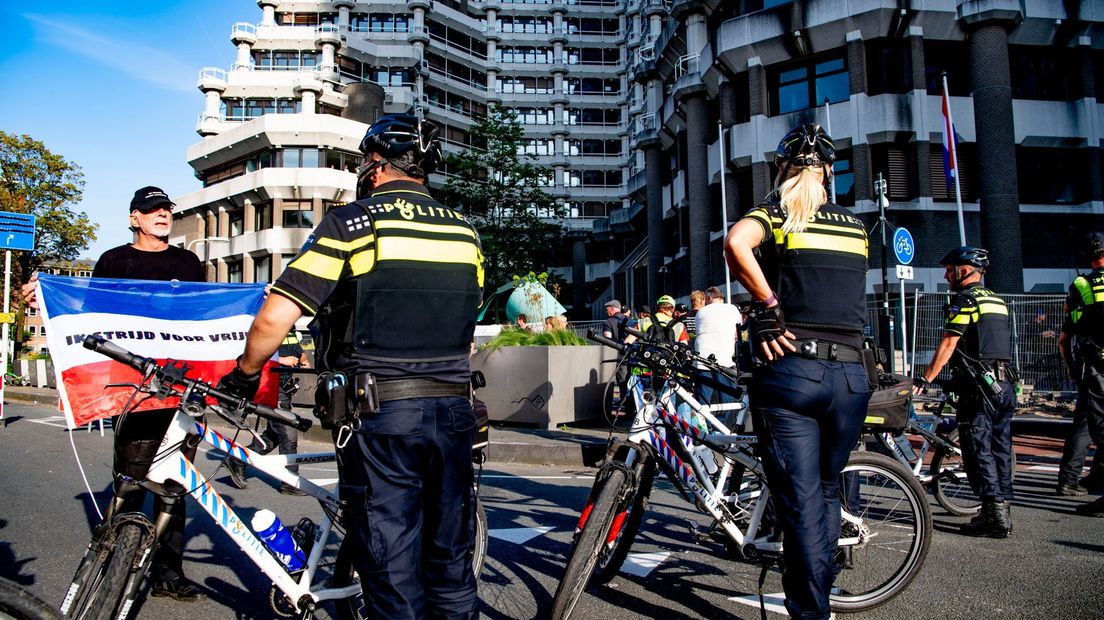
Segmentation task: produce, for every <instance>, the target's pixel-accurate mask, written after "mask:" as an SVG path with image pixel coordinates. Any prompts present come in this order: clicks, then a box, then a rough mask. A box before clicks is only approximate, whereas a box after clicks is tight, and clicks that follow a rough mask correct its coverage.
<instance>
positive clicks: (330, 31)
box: [314, 24, 341, 47]
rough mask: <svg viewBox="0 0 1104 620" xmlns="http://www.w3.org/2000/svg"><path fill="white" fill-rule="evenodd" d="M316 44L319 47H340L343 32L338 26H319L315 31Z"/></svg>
mask: <svg viewBox="0 0 1104 620" xmlns="http://www.w3.org/2000/svg"><path fill="white" fill-rule="evenodd" d="M314 44H315V45H316V46H318V47H322V46H323V45H333V46H335V47H340V46H341V31H340V29H339V28H338V26H337V24H319V25H318V26H317V27H316V28H315V29H314Z"/></svg>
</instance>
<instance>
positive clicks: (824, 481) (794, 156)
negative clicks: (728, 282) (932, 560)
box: [725, 124, 870, 618]
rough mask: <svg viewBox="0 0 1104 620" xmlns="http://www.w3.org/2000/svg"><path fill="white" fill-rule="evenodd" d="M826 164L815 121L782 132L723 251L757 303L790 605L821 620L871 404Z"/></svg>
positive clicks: (857, 257) (860, 309) (860, 230)
mask: <svg viewBox="0 0 1104 620" xmlns="http://www.w3.org/2000/svg"><path fill="white" fill-rule="evenodd" d="M834 160H835V146H834V144H833V143H832V139H831V138H830V137H829V136H828V135H827V134H826V133H824V130H823V129H821V128H820V126H819V125H815V124H809V125H804V126H801V127H797V128H795V129H794V130H792V131H790V132H789V133H788V134H786V137H785V138H783V139H782V141H781V142H780V143H779V144H778V150H777V152H776V153H775V161H776V163H777V164H778V177H777V178H776V180H775V193H774V194H772V200H770V201H768V202H767V203H765V204H763V205H760V206H759V207H757V208H755V209H752V210H751V211H750V212H748V214H747V215H745V216H744V218H743V219H741V220H740V221H739V222H737V223H736V224H735V225H734V226H733V227H732V229H731V230H730V231H729V233H728V239H727V241H726V243H725V253H726V258H727V259H728V262H729V265H730V266H731V267H732V271H733V273H734V274H736V277H737V278H738V279H739V281H740V283H741V284H743V285H744V287H745V288H747V289H748V291H749V292H750V293H751V295H752V298H753V299H754V302H753V304H752V308H751V311H750V312H749V315H748V318H749V325H750V333H751V336H752V339H753V346H754V347H755V350H756V354H757V355H758V356H759V357H760V358H761V359H762V360H763V361H765V362H766V364H765V365H764V366H763V367H762V368H759V369H756V370H755V382H754V384H753V386H752V394H753V395H752V402H753V403H754V409H753V412H754V414H755V426H756V430H757V432H758V433H759V435H760V444H761V446H762V457H763V463H764V465H765V466H766V471H767V483H768V485H769V486H770V489H771V494H772V496H773V499H774V502H775V503H774V506H775V509H776V510H777V513H778V518H779V521H780V524H781V527H782V532H783V536H784V540H785V548H784V559H785V572H784V574H783V577H782V584H783V587H784V589H785V592H786V603H785V604H786V609H787V610H788V611H789V613H790V615H791V616H792V617H795V618H828V617H829V613H830V612H829V607H828V595H829V591H830V589H831V587H832V582H833V580H834V578H835V574H836V573H837V572H838V570H839V568H838V565H837V563H836V561H835V557H836V541H837V540H838V539H839V531H840V501H839V486H840V485H839V477H840V471H841V470H842V469H843V466H844V465H845V464H846V462H847V456H848V454H849V453H850V452H851V449H852V448H853V447H854V446H855V443H856V441H857V440H858V436H859V430H860V427H861V426H862V422H863V418H864V415H865V411H866V406H867V402H868V401H869V400H870V386H869V383H868V379H867V375H866V372H865V371H864V370H863V365H862V355H861V352H860V347H861V345H862V330H863V325H864V316H865V284H866V259H867V238H866V230H865V228H864V227H863V224H862V222H861V221H860V220H859V219H858V218H856V217H854V216H853V215H851V214H850V213H848V212H847V211H845V210H844V209H842V208H841V207H839V206H837V205H835V204H832V203H830V202H828V195H827V193H826V191H825V182H826V181H827V179H828V177H829V175H830V174H831V170H830V168H831V165H832V162H833V161H834ZM756 249H758V257H756V255H755V252H756Z"/></svg>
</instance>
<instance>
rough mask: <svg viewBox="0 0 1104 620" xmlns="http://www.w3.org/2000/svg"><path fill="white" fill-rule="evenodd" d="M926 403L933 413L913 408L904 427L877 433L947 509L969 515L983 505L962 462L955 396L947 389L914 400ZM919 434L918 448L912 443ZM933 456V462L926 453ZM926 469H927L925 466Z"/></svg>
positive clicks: (961, 515) (889, 452)
mask: <svg viewBox="0 0 1104 620" xmlns="http://www.w3.org/2000/svg"><path fill="white" fill-rule="evenodd" d="M916 402H920V403H922V404H924V405H926V406H927V407H926V408H927V409H928V411H931V412H932V413H926V412H925V413H917V411H916V409H915V408H913V409H912V411H911V412H910V415H909V418H908V422H907V423H906V424H907V425H906V427H905V429H904V430H903V431H899V432H896V433H891V432H882V433H875V434H874V437H875V439H876V440H877V441H878V443H879V444H880V445H881V446H882V447H883V448H884V451H885V452H886V453H888V454H890V455H891V456H892V457H893V458H894V459H896V460H897V461H898V462H899V463H901V465H903V466H904V467H906V468H908V469H909V470H910V471H912V474H913V475H914V476H916V479H917V480H919V481H920V483H921V484H923V485H925V486H927V487H928V488H929V489H930V490H931V493H932V496H934V497H935V500H936V501H937V502H939V505H940V506H942V507H943V508H944V509H945V510H946V511H947V512H949V513H951V514H953V515H956V516H960V517H969V516H973V515H975V514H977V513H978V511H979V510H980V509H981V499H980V498H978V496H977V494H975V493H974V491H973V489H972V488H971V487H970V481H969V479H968V478H967V476H966V468H965V465H964V464H963V462H962V448H961V446H960V444H959V434H958V425H957V423H956V422H955V417H953V416H952V415H950V414H953V413H954V412H955V407H954V400H953V399H951V398H950V397H949V396H948V395H947V394H946V393H943V394H940V395H939V396H938V397H936V398H935V399H928V400H924V401H917V400H916V399H914V400H913V403H914V404H915V403H916ZM913 438H919V439H918V443H919V449H917V447H916V446H914V445H913V443H914V442H913V441H912V439H913ZM929 454H930V456H931V460H930V462H928V460H927V457H928V456H929ZM925 464H926V465H927V471H926V473H924V466H925ZM1015 468H1016V453H1015V451H1013V453H1012V469H1013V470H1015Z"/></svg>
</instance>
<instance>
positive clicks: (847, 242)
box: [786, 230, 866, 257]
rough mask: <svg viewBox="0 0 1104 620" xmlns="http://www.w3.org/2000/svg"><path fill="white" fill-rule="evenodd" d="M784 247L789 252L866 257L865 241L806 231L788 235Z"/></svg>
mask: <svg viewBox="0 0 1104 620" xmlns="http://www.w3.org/2000/svg"><path fill="white" fill-rule="evenodd" d="M786 247H787V249H790V250H825V251H831V252H844V253H847V254H856V255H858V256H862V257H865V256H866V240H865V239H859V238H857V237H843V236H840V235H831V234H821V233H813V232H809V231H808V230H806V231H805V232H800V233H792V234H790V239H789V243H788V244H787V245H786Z"/></svg>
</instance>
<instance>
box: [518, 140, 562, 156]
mask: <svg viewBox="0 0 1104 620" xmlns="http://www.w3.org/2000/svg"><path fill="white" fill-rule="evenodd" d="M517 153H518V155H554V154H555V153H556V141H555V140H553V139H552V138H529V139H526V140H523V141H522V142H521V143H520V144H518V149H517Z"/></svg>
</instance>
